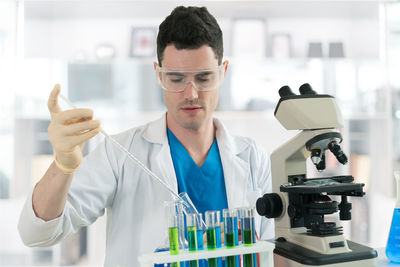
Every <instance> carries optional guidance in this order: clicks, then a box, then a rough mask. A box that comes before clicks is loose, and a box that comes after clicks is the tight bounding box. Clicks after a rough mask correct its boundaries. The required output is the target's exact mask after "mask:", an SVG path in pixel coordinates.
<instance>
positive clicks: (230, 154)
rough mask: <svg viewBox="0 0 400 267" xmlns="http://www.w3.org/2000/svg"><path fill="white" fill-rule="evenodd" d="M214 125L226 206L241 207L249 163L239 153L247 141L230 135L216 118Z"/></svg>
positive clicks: (244, 195)
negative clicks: (223, 179)
mask: <svg viewBox="0 0 400 267" xmlns="http://www.w3.org/2000/svg"><path fill="white" fill-rule="evenodd" d="M214 125H215V126H216V128H217V131H216V137H217V141H218V147H219V150H220V156H221V162H222V167H223V170H224V177H225V188H226V196H227V199H228V206H229V208H238V207H242V206H243V205H244V203H246V202H245V198H246V187H247V180H248V177H249V176H250V165H249V163H248V162H246V161H244V160H243V159H241V158H240V154H241V152H243V151H244V150H245V149H246V148H247V147H248V143H246V142H244V141H243V140H242V139H235V138H234V137H233V136H231V135H230V134H229V133H228V132H227V131H226V129H225V127H224V126H223V124H222V123H221V122H220V121H218V120H217V119H214Z"/></svg>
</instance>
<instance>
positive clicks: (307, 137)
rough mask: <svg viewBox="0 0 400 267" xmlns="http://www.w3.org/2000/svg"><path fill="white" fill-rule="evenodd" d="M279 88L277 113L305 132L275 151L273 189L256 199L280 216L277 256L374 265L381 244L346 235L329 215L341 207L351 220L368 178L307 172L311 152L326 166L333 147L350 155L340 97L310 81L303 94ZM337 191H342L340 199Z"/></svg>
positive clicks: (295, 262)
mask: <svg viewBox="0 0 400 267" xmlns="http://www.w3.org/2000/svg"><path fill="white" fill-rule="evenodd" d="M279 94H280V100H279V102H278V104H277V107H276V109H275V117H276V118H277V119H278V121H279V122H280V123H281V124H282V125H283V126H284V127H285V128H286V129H287V130H300V133H298V134H297V135H296V136H294V137H293V138H292V139H290V140H289V141H288V142H286V143H285V144H283V145H282V146H280V147H278V148H277V149H276V150H275V151H274V152H273V153H272V154H271V166H272V167H271V168H272V170H271V171H272V191H273V193H270V194H265V195H264V196H263V197H261V198H259V199H258V200H257V203H256V207H257V212H258V213H259V214H260V215H262V216H266V217H267V218H275V240H274V242H275V250H274V259H275V262H280V264H282V265H283V264H285V265H286V266H309V265H318V266H321V265H327V266H332V265H330V264H335V267H336V266H344V265H347V266H348V265H349V264H351V265H352V266H361V265H363V266H374V265H375V258H376V256H377V252H376V251H375V250H373V249H371V248H369V247H366V246H363V245H361V244H357V243H355V242H352V241H350V240H346V239H345V238H344V236H343V234H342V227H340V226H339V227H338V226H337V225H336V223H335V222H325V221H324V215H326V214H333V213H335V212H337V211H340V213H339V217H340V219H341V220H350V219H351V212H350V210H351V203H349V202H348V199H347V197H348V196H351V197H362V196H363V195H364V194H365V193H364V192H363V187H364V184H361V183H354V182H353V181H354V178H353V177H352V176H350V175H343V176H333V177H321V178H313V179H311V178H307V168H306V160H307V159H308V158H309V157H310V158H311V161H312V163H313V164H314V165H315V167H316V169H317V170H318V171H321V172H322V171H323V170H324V169H325V152H326V151H327V150H330V151H331V152H332V154H333V155H334V156H335V157H336V159H337V160H338V161H339V162H340V163H342V164H346V163H347V161H348V160H347V157H346V155H345V154H344V153H343V151H342V149H341V147H340V143H341V141H342V135H341V133H340V132H339V131H338V130H337V129H338V128H342V127H343V118H342V115H341V112H340V110H339V107H338V106H337V104H336V100H335V98H334V97H333V96H330V95H325V94H323V95H319V94H317V93H316V92H315V91H314V90H313V89H312V88H311V86H310V85H309V84H303V85H302V86H301V87H300V95H296V94H294V93H293V92H292V91H291V89H290V88H289V87H288V86H284V87H282V88H281V89H280V90H279ZM331 195H339V196H341V202H340V204H339V203H338V202H337V201H334V200H332V199H331V198H330V196H331ZM357 264H358V265H357Z"/></svg>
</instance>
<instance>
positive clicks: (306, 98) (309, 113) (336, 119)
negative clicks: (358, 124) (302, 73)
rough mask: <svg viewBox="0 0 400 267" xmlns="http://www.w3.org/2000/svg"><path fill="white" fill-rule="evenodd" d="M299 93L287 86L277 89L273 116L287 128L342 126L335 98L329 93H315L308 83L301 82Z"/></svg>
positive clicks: (313, 128) (315, 128) (303, 128)
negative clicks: (278, 96)
mask: <svg viewBox="0 0 400 267" xmlns="http://www.w3.org/2000/svg"><path fill="white" fill-rule="evenodd" d="M299 91H300V95H296V94H294V93H293V92H292V90H291V89H290V88H289V86H283V87H282V88H281V89H280V90H279V95H280V96H281V98H280V100H279V102H278V105H277V106H276V109H275V117H276V118H277V119H278V121H279V122H280V123H281V124H282V126H283V127H285V128H286V129H287V130H317V129H329V128H342V127H343V117H342V114H341V112H340V109H339V107H338V106H337V104H336V100H335V98H334V97H333V96H330V95H319V94H317V93H316V92H315V91H314V90H313V89H312V88H311V86H310V85H309V84H308V83H305V84H303V85H302V86H301V87H300V89H299Z"/></svg>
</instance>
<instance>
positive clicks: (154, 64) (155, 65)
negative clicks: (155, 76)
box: [153, 61, 158, 70]
mask: <svg viewBox="0 0 400 267" xmlns="http://www.w3.org/2000/svg"><path fill="white" fill-rule="evenodd" d="M153 66H154V70H156V68H157V66H158V64H157V62H155V61H154V62H153Z"/></svg>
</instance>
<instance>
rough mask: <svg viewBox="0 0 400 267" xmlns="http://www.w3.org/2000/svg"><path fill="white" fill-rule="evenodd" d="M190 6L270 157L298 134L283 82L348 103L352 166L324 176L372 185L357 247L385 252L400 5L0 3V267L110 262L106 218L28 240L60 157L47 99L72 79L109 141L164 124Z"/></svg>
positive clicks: (248, 127) (396, 146) (399, 69)
mask: <svg viewBox="0 0 400 267" xmlns="http://www.w3.org/2000/svg"><path fill="white" fill-rule="evenodd" d="M178 5H185V6H188V5H196V6H206V7H207V8H208V9H209V11H210V12H211V13H212V14H213V15H214V16H215V17H216V18H217V20H218V22H219V24H220V26H221V28H222V31H223V33H224V46H225V53H224V54H225V58H226V59H228V60H230V65H229V70H228V75H227V77H226V79H225V81H224V83H223V85H222V87H221V88H220V102H219V106H218V111H217V112H216V116H217V117H219V118H220V119H221V120H222V121H223V122H225V124H226V125H227V126H228V128H229V129H230V130H231V131H232V132H234V133H235V134H238V135H246V136H250V137H253V138H255V139H256V141H257V142H258V143H259V144H261V145H262V146H263V147H264V148H265V149H267V150H268V151H270V152H272V151H273V150H274V149H275V148H276V147H277V146H279V145H280V144H282V143H283V142H285V141H286V140H287V139H288V138H290V137H291V136H293V135H295V134H296V132H293V131H290V132H289V131H286V130H285V129H284V128H283V127H282V126H281V125H280V124H279V123H278V122H277V121H276V120H275V118H274V116H273V112H274V108H275V105H276V103H277V101H278V100H279V97H278V92H277V91H278V89H279V88H280V87H281V86H283V85H289V86H290V87H292V89H293V90H295V91H297V88H298V87H299V86H300V85H301V84H303V83H305V82H308V83H310V84H311V85H312V86H313V88H314V90H316V91H317V92H319V93H327V94H331V95H334V96H335V97H336V98H337V101H338V104H339V106H340V107H341V109H342V112H343V115H344V119H345V127H344V128H343V129H342V132H343V136H344V141H343V147H344V149H345V152H346V153H347V155H348V156H349V158H350V163H349V164H347V165H345V166H338V164H337V162H336V160H333V159H332V158H329V159H328V164H327V170H326V171H325V172H323V173H322V176H329V175H339V174H352V175H353V176H354V177H355V179H356V180H357V182H362V183H365V184H366V186H365V188H366V193H367V194H366V196H365V197H363V198H361V199H358V198H352V199H351V201H352V203H353V210H352V220H351V221H350V222H346V223H341V224H342V225H343V226H344V227H345V229H344V231H345V235H346V236H347V237H348V238H349V239H351V240H354V241H356V242H360V243H363V244H367V245H370V246H372V247H375V248H379V247H385V246H386V241H387V236H388V233H389V227H390V222H391V217H392V214H393V209H394V202H395V201H394V200H395V186H394V185H395V181H394V178H393V175H392V173H393V170H396V169H400V166H399V165H400V139H399V138H397V137H398V136H400V135H399V134H400V74H399V73H400V2H398V1H378V0H376V1H374V0H368V1H361V0H359V1H357V0H349V1H346V0H343V1H327V0H319V1H317V0H315V1H306V0H304V1H301V0H296V1H261V0H260V1H245V0H242V1H239V0H238V1H229V0H220V1H218V0H215V1H214V0H209V1H169V0H158V1H155V0H149V1H144V0H143V1H134V0H119V1H111V0H109V1H107V0H82V1H75V0H69V1H64V0H53V1H50V0H25V1H23V0H19V1H17V0H0V148H1V152H2V153H0V214H1V217H0V218H1V221H0V266H32V265H34V266H36V265H37V266H40V265H46V266H49V265H78V266H101V265H102V264H103V259H104V247H105V242H106V241H105V234H104V233H105V219H104V218H99V219H98V220H97V221H96V222H95V223H94V224H93V225H92V226H90V227H88V228H83V229H81V230H80V231H79V232H77V233H76V234H74V235H71V236H70V237H69V238H67V239H66V240H64V241H62V242H61V243H60V244H58V245H56V246H54V247H50V248H27V247H25V246H24V245H23V244H22V242H21V240H20V238H19V235H18V232H17V221H18V217H19V212H20V210H21V208H22V204H23V202H24V200H25V198H26V196H27V193H28V192H29V190H31V188H32V187H33V186H34V185H35V183H36V182H37V181H38V180H39V179H40V178H41V176H42V175H43V174H44V172H45V170H46V169H47V168H48V166H49V165H50V163H51V162H52V160H53V156H52V153H53V151H52V147H51V145H50V143H49V141H48V134H47V127H48V124H49V113H48V110H47V97H48V95H49V93H50V91H51V89H52V88H53V86H54V84H55V83H60V84H61V85H62V93H63V94H64V95H67V96H68V97H69V98H70V100H71V101H72V102H74V103H75V104H76V105H77V106H79V107H88V108H92V109H94V114H95V117H96V118H97V119H100V120H101V121H102V126H103V128H104V129H105V130H106V131H107V132H109V133H118V132H119V131H123V130H126V129H128V128H131V127H135V126H138V125H141V124H143V123H146V122H148V121H150V120H153V119H156V118H158V117H160V116H161V114H163V112H165V108H164V105H163V102H162V92H161V89H160V88H159V86H158V85H157V82H156V79H155V74H154V71H153V66H152V63H153V62H154V61H155V60H156V56H155V48H156V47H155V38H156V35H157V30H158V25H159V23H161V21H162V20H163V19H164V18H165V17H166V16H167V15H168V14H169V13H170V12H171V11H172V9H173V8H174V7H175V6H178ZM64 107H65V106H64ZM321 112H323V111H321ZM101 140H102V137H101V136H97V137H96V138H94V139H93V140H91V141H90V142H89V144H88V145H87V146H86V147H87V152H88V151H90V150H92V149H93V148H94V147H95V146H96V144H98V143H99V142H101ZM317 175H321V174H316V173H315V171H314V167H310V168H309V176H310V177H314V176H317ZM336 217H338V215H337V214H336V216H333V218H332V220H337V218H336Z"/></svg>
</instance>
